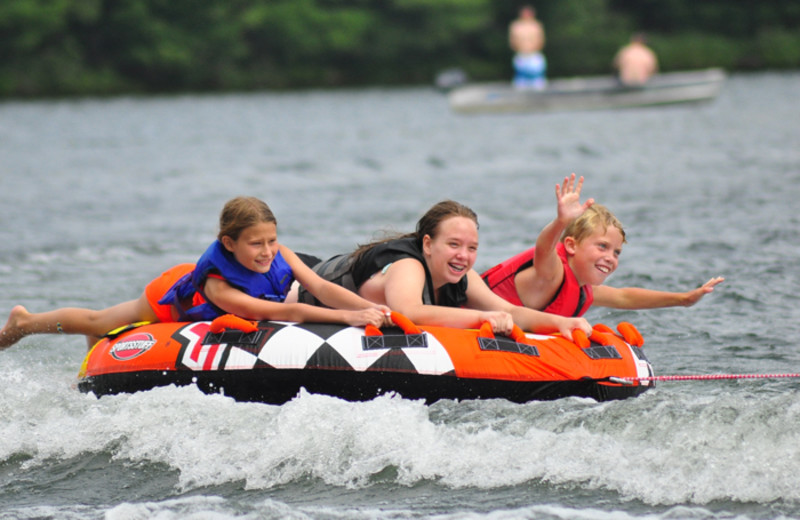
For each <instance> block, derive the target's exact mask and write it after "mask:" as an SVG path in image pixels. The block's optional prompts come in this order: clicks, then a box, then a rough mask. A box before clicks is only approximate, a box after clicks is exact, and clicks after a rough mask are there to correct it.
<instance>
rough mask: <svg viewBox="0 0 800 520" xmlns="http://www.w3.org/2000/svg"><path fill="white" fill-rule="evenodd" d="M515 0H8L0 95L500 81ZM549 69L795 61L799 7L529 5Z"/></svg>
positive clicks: (636, 1) (593, 0)
mask: <svg viewBox="0 0 800 520" xmlns="http://www.w3.org/2000/svg"><path fill="white" fill-rule="evenodd" d="M521 3H523V2H518V1H512V0H247V1H245V0H225V1H222V0H12V1H7V2H2V3H0V96H2V97H11V96H42V95H47V96H60V95H80V94H112V93H119V92H166V91H181V90H227V89H261V88H297V87H320V86H344V85H371V84H419V83H423V84H429V83H430V82H431V80H432V79H433V77H434V76H435V74H436V73H437V72H438V71H440V70H442V69H445V68H449V67H454V66H457V67H461V68H463V69H464V70H465V71H467V72H468V74H469V75H470V76H471V77H472V78H474V79H500V78H508V77H510V74H511V67H510V61H511V51H510V50H509V48H508V42H507V29H508V24H509V23H510V22H511V20H512V19H513V18H514V17H515V16H516V14H517V9H518V8H519V6H520V4H521ZM533 3H534V4H535V5H536V9H537V13H538V15H539V18H540V19H541V20H542V21H543V23H544V25H545V31H546V34H547V44H546V47H545V54H546V56H547V59H548V64H549V75H550V76H551V77H553V76H564V75H580V74H594V73H598V74H603V73H609V72H610V62H611V59H612V57H613V55H614V53H615V52H616V50H617V48H618V47H619V46H620V45H622V44H623V43H625V42H626V41H627V39H628V37H629V36H630V34H631V33H632V32H634V31H638V30H645V31H647V32H648V34H649V36H650V41H651V44H652V46H653V47H654V49H655V50H656V52H657V53H658V55H659V58H660V61H661V64H662V69H664V70H672V69H680V68H699V67H706V66H711V65H713V66H722V67H725V68H728V69H758V68H797V67H798V66H800V36H798V33H797V31H796V28H797V27H798V26H800V3H797V2H796V1H795V0H761V1H759V2H750V1H748V0H704V1H703V2H697V1H696V0H537V1H535V2H533Z"/></svg>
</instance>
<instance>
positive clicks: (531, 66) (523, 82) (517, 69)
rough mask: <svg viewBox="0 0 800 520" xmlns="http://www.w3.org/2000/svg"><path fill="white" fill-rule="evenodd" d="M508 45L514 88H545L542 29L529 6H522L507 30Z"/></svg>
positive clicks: (534, 12) (545, 64)
mask: <svg viewBox="0 0 800 520" xmlns="http://www.w3.org/2000/svg"><path fill="white" fill-rule="evenodd" d="M508 43H509V45H510V46H511V50H513V51H514V52H515V53H516V54H515V55H514V62H513V63H514V86H515V87H520V88H533V89H537V90H541V89H543V88H544V87H545V84H546V80H545V72H546V71H547V61H546V60H545V58H544V55H543V54H542V49H543V48H544V28H543V27H542V24H541V22H539V20H537V19H536V11H535V10H534V9H533V7H532V6H530V5H525V6H522V7H521V8H520V10H519V17H518V18H517V19H516V20H514V21H513V22H511V25H510V26H509V28H508Z"/></svg>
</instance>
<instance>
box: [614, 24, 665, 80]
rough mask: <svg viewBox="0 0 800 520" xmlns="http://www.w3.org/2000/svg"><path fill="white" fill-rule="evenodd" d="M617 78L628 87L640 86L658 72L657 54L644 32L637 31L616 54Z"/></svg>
mask: <svg viewBox="0 0 800 520" xmlns="http://www.w3.org/2000/svg"><path fill="white" fill-rule="evenodd" d="M613 65H614V68H615V69H616V71H617V79H618V80H619V82H620V83H621V84H622V85H625V86H627V87H640V86H642V85H644V84H645V83H647V81H648V80H649V79H650V77H652V76H653V74H655V73H656V72H658V59H657V58H656V54H655V53H654V52H653V51H652V49H650V47H648V46H647V44H646V38H645V35H644V34H643V33H636V34H634V35H633V36H632V37H631V41H630V43H628V44H627V45H625V46H624V47H622V48H621V49H620V50H619V51H618V52H617V54H616V55H615V56H614V62H613Z"/></svg>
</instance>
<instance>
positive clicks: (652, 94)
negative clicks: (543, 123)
mask: <svg viewBox="0 0 800 520" xmlns="http://www.w3.org/2000/svg"><path fill="white" fill-rule="evenodd" d="M725 77H726V76H725V72H724V71H723V70H721V69H706V70H700V71H688V72H670V73H664V74H658V75H656V76H654V77H653V78H651V79H650V81H648V83H647V84H646V85H644V86H642V87H624V86H621V85H620V84H619V83H618V82H617V80H616V79H615V78H612V77H607V76H597V77H585V78H570V79H556V80H551V81H549V82H548V85H547V88H546V89H544V90H531V89H520V88H514V87H513V86H512V85H510V84H508V83H482V84H481V83H479V84H473V85H466V86H464V87H461V88H457V89H454V90H452V91H451V92H450V93H449V94H448V101H449V103H450V107H451V108H452V109H453V110H454V111H456V112H460V113H481V112H489V113H491V112H555V111H573V110H601V109H617V108H631V107H641V106H655V105H669V104H676V103H698V102H704V101H710V100H712V99H714V98H715V97H716V96H717V95H718V94H719V91H720V89H721V88H722V85H723V83H724V81H725Z"/></svg>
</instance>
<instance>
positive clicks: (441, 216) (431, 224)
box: [352, 200, 479, 261]
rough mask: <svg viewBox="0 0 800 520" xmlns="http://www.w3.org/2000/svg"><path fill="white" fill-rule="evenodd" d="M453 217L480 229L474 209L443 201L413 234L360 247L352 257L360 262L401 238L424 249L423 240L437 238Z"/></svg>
mask: <svg viewBox="0 0 800 520" xmlns="http://www.w3.org/2000/svg"><path fill="white" fill-rule="evenodd" d="M451 217H465V218H468V219H470V220H471V221H473V222H475V227H479V224H478V215H477V214H476V213H475V212H474V211H472V209H470V208H469V207H467V206H465V205H464V204H461V203H460V202H456V201H454V200H443V201H440V202H437V203H436V204H434V205H433V206H431V208H430V209H429V210H428V211H426V212H425V214H424V215H422V217H420V219H419V220H418V221H417V229H416V231H414V232H413V233H405V234H398V235H394V236H389V237H387V238H383V239H380V240H375V241H373V242H370V243H368V244H362V245H359V246H358V249H356V250H355V251H354V252H353V254H352V256H353V258H354V259H355V260H356V261H358V259H359V258H361V256H362V255H363V254H364V253H366V252H367V251H369V250H370V249H372V248H373V247H375V246H377V245H379V244H384V243H386V242H389V241H391V240H397V239H400V238H413V239H415V241H416V243H417V245H418V246H419V247H420V248H422V239H423V238H424V237H425V235H429V236H430V237H431V238H436V233H437V232H438V231H439V224H441V223H442V222H443V221H445V220H447V219H448V218H451Z"/></svg>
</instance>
